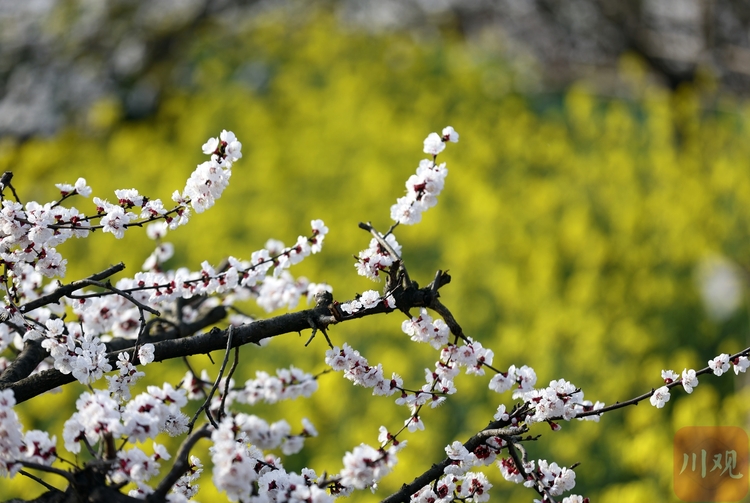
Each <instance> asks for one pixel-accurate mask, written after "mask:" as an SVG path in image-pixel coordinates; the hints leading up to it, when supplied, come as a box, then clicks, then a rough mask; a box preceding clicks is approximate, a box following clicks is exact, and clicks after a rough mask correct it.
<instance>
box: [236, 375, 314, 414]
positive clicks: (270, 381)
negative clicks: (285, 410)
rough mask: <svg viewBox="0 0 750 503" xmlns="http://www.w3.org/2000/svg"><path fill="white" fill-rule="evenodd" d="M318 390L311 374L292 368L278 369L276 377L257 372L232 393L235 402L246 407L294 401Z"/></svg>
mask: <svg viewBox="0 0 750 503" xmlns="http://www.w3.org/2000/svg"><path fill="white" fill-rule="evenodd" d="M317 390H318V381H317V379H316V378H315V376H313V375H312V374H309V373H307V372H304V371H302V370H300V369H298V368H296V367H294V366H292V367H289V368H288V369H278V370H277V371H276V376H271V375H270V374H268V372H264V371H262V370H259V371H257V372H255V379H248V380H247V381H245V385H244V386H243V388H242V390H239V391H233V393H232V395H233V398H234V399H235V400H237V401H238V402H240V403H246V404H248V405H255V404H256V403H260V402H265V403H276V402H279V401H281V400H294V399H295V398H297V397H300V396H302V397H310V396H311V395H312V394H313V393H315V392H316V391H317Z"/></svg>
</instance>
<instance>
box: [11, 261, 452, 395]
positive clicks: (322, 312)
mask: <svg viewBox="0 0 750 503" xmlns="http://www.w3.org/2000/svg"><path fill="white" fill-rule="evenodd" d="M440 277H441V278H442V279H440V280H439V281H438V283H439V284H441V285H442V284H446V283H447V282H448V281H449V280H450V276H448V275H447V274H444V275H441V276H440ZM393 295H394V297H395V298H396V305H397V306H398V308H399V309H402V310H403V309H404V308H406V309H409V308H414V307H429V306H430V305H431V304H432V302H433V300H434V296H435V293H434V292H433V285H428V286H427V287H425V288H414V287H413V286H412V287H407V288H405V289H399V291H397V292H394V293H393ZM393 310H394V309H393V308H389V307H386V306H385V305H384V304H383V303H381V304H379V305H377V306H376V307H374V308H372V309H365V310H362V311H358V312H356V313H353V314H351V315H346V316H345V317H343V318H339V319H337V318H335V317H334V313H333V311H332V310H331V308H330V307H329V306H317V307H315V308H313V309H306V310H304V311H298V312H296V313H288V314H283V315H281V316H276V317H274V318H269V319H267V320H257V321H254V322H252V323H248V324H246V325H242V326H240V327H235V329H234V334H233V339H234V342H233V343H232V347H238V346H244V345H246V344H251V343H252V344H259V343H260V341H262V340H263V339H268V338H270V337H276V336H279V335H283V334H288V333H294V332H297V333H299V332H302V331H303V330H306V329H310V328H320V327H323V328H326V327H328V326H329V325H333V324H336V323H339V322H342V321H348V320H352V319H357V318H363V317H365V316H370V315H374V314H380V313H389V312H391V311H393ZM170 333H172V332H171V331H170V332H167V334H170ZM175 335H176V334H175ZM147 341H148V342H153V341H154V338H153V337H152V338H150V339H148V340H147ZM113 342H114V341H113ZM133 342H134V341H127V343H126V342H118V344H113V343H110V344H109V346H108V349H109V350H110V353H109V354H108V357H109V361H110V365H112V367H113V368H114V367H115V365H116V363H117V355H118V353H119V351H121V350H123V349H127V348H129V347H132V344H133ZM122 346H125V347H122ZM223 349H227V331H226V330H220V329H218V328H214V329H212V330H211V331H210V332H206V333H202V334H198V335H194V336H192V337H183V338H179V339H168V340H162V341H161V342H157V343H155V344H154V361H155V362H160V361H165V360H171V359H173V358H181V357H184V356H191V355H198V354H207V353H210V352H212V351H217V350H223ZM74 381H75V378H74V377H73V376H72V375H71V374H62V373H60V372H59V371H57V370H45V371H44V372H40V373H38V374H34V375H31V376H29V377H26V378H24V379H22V380H20V381H18V382H15V383H13V384H10V385H7V384H5V385H3V383H0V389H4V388H11V389H12V390H13V392H14V395H15V398H16V402H18V403H20V402H24V401H26V400H29V399H30V398H33V397H35V396H37V395H40V394H42V393H44V392H45V391H49V390H52V389H54V388H56V387H58V386H62V385H64V384H68V383H71V382H74Z"/></svg>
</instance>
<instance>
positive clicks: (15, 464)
mask: <svg viewBox="0 0 750 503" xmlns="http://www.w3.org/2000/svg"><path fill="white" fill-rule="evenodd" d="M15 404H16V400H15V397H14V395H13V391H12V390H10V389H5V390H0V476H3V477H5V476H11V477H12V476H14V475H15V474H16V473H18V471H19V470H20V469H21V468H22V464H21V461H26V462H32V463H37V464H40V465H44V466H49V465H51V464H52V462H53V461H54V460H55V459H56V457H57V456H56V454H57V452H56V448H55V444H56V443H57V438H56V437H54V436H53V437H52V438H50V437H49V434H48V433H47V432H44V431H40V430H30V431H28V432H26V434H24V433H23V429H22V428H21V423H20V421H19V420H18V415H17V414H16V412H15V411H14V410H13V406H14V405H15Z"/></svg>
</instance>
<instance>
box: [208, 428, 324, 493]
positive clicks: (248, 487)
mask: <svg viewBox="0 0 750 503" xmlns="http://www.w3.org/2000/svg"><path fill="white" fill-rule="evenodd" d="M211 440H212V442H213V445H212V446H211V448H210V451H211V460H212V462H213V464H214V471H213V482H214V484H215V485H216V487H217V488H218V489H219V490H221V491H226V493H227V496H228V498H229V499H230V500H231V501H247V502H267V501H300V502H301V501H310V502H313V503H330V502H332V501H333V497H332V496H331V495H329V494H328V493H327V492H326V491H325V490H324V489H321V488H320V487H318V486H317V485H316V482H317V481H318V477H317V475H316V474H315V472H314V471H313V470H310V469H304V470H302V474H301V475H300V474H296V473H289V472H287V471H286V470H285V469H284V467H283V465H282V463H281V460H280V459H279V458H276V457H274V456H264V454H263V452H262V451H261V450H260V449H259V448H258V447H257V446H255V445H253V444H252V442H251V440H250V439H249V438H248V432H247V430H246V429H243V428H242V423H238V422H237V418H235V417H232V416H227V417H225V418H224V419H223V420H222V421H221V423H220V424H219V427H218V428H216V429H214V431H213V432H212V434H211Z"/></svg>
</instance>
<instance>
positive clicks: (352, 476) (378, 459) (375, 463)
mask: <svg viewBox="0 0 750 503" xmlns="http://www.w3.org/2000/svg"><path fill="white" fill-rule="evenodd" d="M397 450H398V448H397V447H394V446H391V447H390V448H388V449H384V448H380V449H375V448H374V447H371V446H369V445H366V444H360V445H358V446H357V447H355V448H354V449H353V450H352V451H350V452H347V453H346V454H345V455H344V468H343V469H342V470H341V474H340V475H341V485H343V486H344V487H353V488H354V489H365V488H367V487H376V486H377V483H378V481H379V480H380V479H382V478H383V477H384V476H386V475H387V474H388V473H390V471H391V470H392V469H393V467H394V466H395V465H396V462H397V458H396V451H397Z"/></svg>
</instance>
